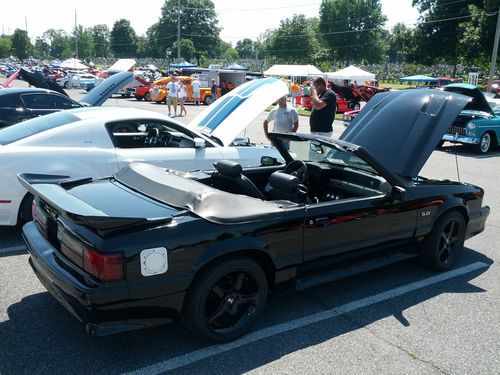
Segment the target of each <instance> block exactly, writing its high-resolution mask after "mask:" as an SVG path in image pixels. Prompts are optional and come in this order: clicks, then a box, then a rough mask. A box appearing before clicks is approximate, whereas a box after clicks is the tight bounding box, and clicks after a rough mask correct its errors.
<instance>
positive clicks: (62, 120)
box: [0, 112, 79, 146]
mask: <svg viewBox="0 0 500 375" xmlns="http://www.w3.org/2000/svg"><path fill="white" fill-rule="evenodd" d="M78 120H79V118H78V117H76V116H75V115H73V114H71V113H68V112H57V113H52V114H50V115H46V116H40V117H37V118H34V119H31V120H28V121H24V122H20V123H17V124H14V125H11V126H9V127H7V128H4V129H1V130H0V145H2V146H3V145H7V144H9V143H12V142H16V141H19V140H21V139H23V138H26V137H29V136H32V135H34V134H38V133H41V132H44V131H46V130H49V129H53V128H57V127H58V126H61V125H65V124H69V123H72V122H75V121H78Z"/></svg>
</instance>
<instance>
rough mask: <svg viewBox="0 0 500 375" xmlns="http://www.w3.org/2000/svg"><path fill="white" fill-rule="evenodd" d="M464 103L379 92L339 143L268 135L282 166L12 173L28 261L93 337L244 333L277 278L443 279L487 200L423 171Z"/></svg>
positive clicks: (313, 281)
mask: <svg viewBox="0 0 500 375" xmlns="http://www.w3.org/2000/svg"><path fill="white" fill-rule="evenodd" d="M223 98H225V97H223ZM221 100H223V99H221ZM466 103H467V99H466V98H465V97H463V96H461V95H456V94H453V93H444V92H441V91H436V90H432V91H430V90H427V91H424V90H405V91H398V92H390V93H385V94H380V95H377V96H375V97H374V98H373V99H372V100H371V101H370V102H369V103H368V104H367V106H366V107H365V109H364V110H363V111H362V112H361V113H360V115H359V116H358V121H357V122H356V124H355V125H354V124H353V126H351V127H349V128H347V130H346V131H345V132H344V134H343V135H342V137H341V138H342V139H341V140H336V139H333V138H330V137H322V136H318V135H312V134H297V133H286V134H277V133H271V134H270V137H271V139H272V141H273V143H274V144H275V145H276V147H277V148H278V149H279V151H280V152H281V154H282V157H283V158H284V159H285V160H286V162H287V163H286V165H276V163H275V162H274V160H272V159H270V158H265V160H263V161H265V163H264V164H265V166H262V167H257V168H248V169H242V166H241V165H240V164H238V163H235V162H232V161H219V162H218V163H217V164H216V171H214V172H212V173H203V172H201V171H198V172H192V173H185V172H176V171H173V170H169V169H165V168H160V167H157V166H153V165H149V164H145V163H132V164H130V165H128V166H127V167H125V168H123V169H121V170H120V171H119V172H118V173H116V174H115V176H114V177H110V178H107V179H103V180H95V181H91V180H90V179H80V180H62V179H58V178H55V177H54V176H40V175H35V176H33V175H21V176H20V179H21V181H22V183H23V184H24V186H25V187H26V188H27V189H29V191H30V192H31V193H32V194H33V195H34V196H35V197H36V198H35V205H34V217H35V220H34V221H33V222H30V223H28V224H26V225H25V226H24V227H23V235H24V238H25V240H26V244H27V247H28V251H29V254H30V258H29V262H30V265H31V267H32V268H33V270H34V271H35V274H36V276H37V277H38V278H39V280H40V281H41V282H42V284H43V285H44V286H45V287H46V288H47V290H48V291H49V292H50V293H51V294H52V295H53V296H54V297H55V299H57V300H58V301H59V302H61V304H62V305H63V306H64V307H65V308H66V309H67V310H69V311H70V312H71V313H72V314H73V315H74V316H76V317H77V318H78V319H79V320H80V321H82V322H83V324H84V326H85V329H86V330H87V331H88V332H90V333H92V334H95V335H102V334H109V333H114V332H119V331H122V330H128V329H135V328H140V327H148V326H152V325H155V324H158V323H163V322H168V321H171V320H177V319H181V320H182V321H183V322H184V323H185V325H186V327H187V328H188V329H189V330H191V331H192V332H193V333H195V334H196V335H198V336H201V337H202V338H205V339H210V340H215V341H229V340H233V339H236V338H238V337H240V336H241V335H243V334H245V333H246V332H248V331H249V330H250V328H251V327H252V325H253V324H254V323H255V322H256V320H258V318H259V317H260V315H261V313H262V311H263V310H264V307H265V305H266V300H267V298H268V295H269V292H270V291H271V290H274V289H275V288H276V287H277V286H278V285H283V286H285V285H289V286H292V287H294V288H296V289H306V288H309V287H312V286H314V285H318V284H320V283H324V282H329V281H332V280H336V279H338V278H341V277H346V276H352V275H353V274H355V273H359V272H362V271H366V270H372V269H375V268H377V267H381V266H383V265H387V264H390V263H394V262H396V261H400V260H403V259H408V258H411V257H417V258H418V260H419V261H420V262H421V263H422V264H423V265H425V266H428V267H430V268H432V269H437V270H441V271H444V270H449V269H450V268H451V267H453V265H454V264H455V262H456V261H457V259H458V257H459V255H460V252H461V251H462V248H463V244H464V240H465V239H467V238H470V237H472V236H474V235H477V234H478V233H480V232H482V231H483V230H484V227H485V222H486V218H487V217H488V214H489V207H487V206H484V207H483V206H482V201H483V195H484V191H483V189H481V188H480V187H477V186H474V185H470V184H462V183H458V182H452V181H449V180H443V181H441V180H440V181H437V180H431V179H427V178H424V177H421V176H419V175H418V173H419V171H420V169H421V168H422V166H423V164H424V163H425V161H426V160H427V158H428V157H429V155H430V154H431V153H432V151H433V149H434V148H435V146H436V144H437V143H438V141H439V140H440V139H441V136H442V134H443V133H444V131H445V130H446V129H447V128H448V126H449V125H450V123H451V122H452V121H453V120H454V119H455V118H456V116H457V115H458V112H459V111H460V109H461V108H462V107H463V106H465V104H466ZM401 113H404V114H405V116H404V117H401V116H399V115H400V114H401ZM395 125H397V126H396V128H397V131H394V129H395ZM416 128H418V129H417V130H415V129H416ZM387 134H391V141H390V142H387ZM285 142H287V143H288V142H289V144H290V152H289V151H288V150H287V149H288V147H287V146H286V144H285ZM53 319H58V318H57V316H54V318H53Z"/></svg>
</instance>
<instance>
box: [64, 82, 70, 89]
mask: <svg viewBox="0 0 500 375" xmlns="http://www.w3.org/2000/svg"><path fill="white" fill-rule="evenodd" d="M64 88H65V89H67V88H69V83H68V81H66V82H64Z"/></svg>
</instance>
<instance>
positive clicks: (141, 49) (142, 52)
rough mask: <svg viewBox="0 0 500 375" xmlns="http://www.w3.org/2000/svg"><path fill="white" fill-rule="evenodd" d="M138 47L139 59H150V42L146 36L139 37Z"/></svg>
mask: <svg viewBox="0 0 500 375" xmlns="http://www.w3.org/2000/svg"><path fill="white" fill-rule="evenodd" d="M136 45H137V57H139V58H144V57H150V55H149V50H148V40H147V38H146V37H145V36H138V37H137V42H136Z"/></svg>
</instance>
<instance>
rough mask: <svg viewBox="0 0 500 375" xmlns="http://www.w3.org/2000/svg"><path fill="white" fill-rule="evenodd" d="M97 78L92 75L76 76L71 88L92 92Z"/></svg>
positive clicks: (72, 80)
mask: <svg viewBox="0 0 500 375" xmlns="http://www.w3.org/2000/svg"><path fill="white" fill-rule="evenodd" d="M95 83H96V77H95V76H94V75H92V74H90V73H83V74H76V75H74V76H72V77H71V82H70V86H71V87H74V88H80V89H84V90H90V89H91V88H93V87H94V86H95Z"/></svg>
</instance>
